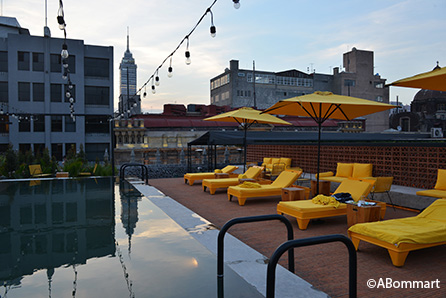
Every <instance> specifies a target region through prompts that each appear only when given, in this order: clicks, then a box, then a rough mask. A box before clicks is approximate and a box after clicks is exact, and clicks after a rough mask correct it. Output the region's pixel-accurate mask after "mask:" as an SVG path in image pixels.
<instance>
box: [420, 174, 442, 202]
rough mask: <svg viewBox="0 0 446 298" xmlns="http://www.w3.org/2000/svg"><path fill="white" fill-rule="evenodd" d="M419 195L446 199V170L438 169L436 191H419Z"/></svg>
mask: <svg viewBox="0 0 446 298" xmlns="http://www.w3.org/2000/svg"><path fill="white" fill-rule="evenodd" d="M417 195H419V196H426V197H434V198H446V170H443V169H438V172H437V182H436V183H435V186H434V189H427V190H420V191H417Z"/></svg>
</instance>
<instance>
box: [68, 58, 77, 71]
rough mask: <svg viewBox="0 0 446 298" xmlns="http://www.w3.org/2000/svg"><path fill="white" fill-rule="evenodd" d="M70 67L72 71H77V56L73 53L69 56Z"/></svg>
mask: <svg viewBox="0 0 446 298" xmlns="http://www.w3.org/2000/svg"><path fill="white" fill-rule="evenodd" d="M68 69H69V70H70V73H76V56H75V55H71V54H70V56H68Z"/></svg>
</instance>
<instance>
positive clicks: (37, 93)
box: [33, 83, 45, 101]
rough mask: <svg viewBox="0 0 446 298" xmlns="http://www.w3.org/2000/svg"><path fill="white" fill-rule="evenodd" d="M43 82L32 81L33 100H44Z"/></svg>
mask: <svg viewBox="0 0 446 298" xmlns="http://www.w3.org/2000/svg"><path fill="white" fill-rule="evenodd" d="M44 86H45V85H44V84H43V83H33V101H44V100H45V88H44Z"/></svg>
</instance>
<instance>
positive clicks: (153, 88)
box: [152, 77, 156, 94]
mask: <svg viewBox="0 0 446 298" xmlns="http://www.w3.org/2000/svg"><path fill="white" fill-rule="evenodd" d="M152 93H153V94H155V93H156V89H155V85H154V84H153V77H152Z"/></svg>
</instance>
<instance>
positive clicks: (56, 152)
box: [51, 144, 63, 214]
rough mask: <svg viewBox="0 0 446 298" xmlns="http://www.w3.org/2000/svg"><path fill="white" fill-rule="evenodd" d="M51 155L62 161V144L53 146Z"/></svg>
mask: <svg viewBox="0 0 446 298" xmlns="http://www.w3.org/2000/svg"><path fill="white" fill-rule="evenodd" d="M51 155H52V156H54V157H56V160H62V144H51ZM53 211H54V210H53ZM62 214H63V212H62Z"/></svg>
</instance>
